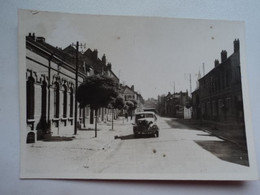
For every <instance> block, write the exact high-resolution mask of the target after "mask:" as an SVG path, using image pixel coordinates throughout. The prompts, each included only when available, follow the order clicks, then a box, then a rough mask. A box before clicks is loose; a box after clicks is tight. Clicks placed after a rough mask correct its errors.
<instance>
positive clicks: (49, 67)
mask: <svg viewBox="0 0 260 195" xmlns="http://www.w3.org/2000/svg"><path fill="white" fill-rule="evenodd" d="M53 56H54V53H52V54H51V55H50V57H49V59H48V61H49V66H48V113H47V115H48V119H47V120H48V123H47V128H48V129H49V131H50V130H51V121H50V107H51V106H50V105H51V104H50V99H51V93H50V88H51V60H52V58H53ZM45 133H46V132H45Z"/></svg>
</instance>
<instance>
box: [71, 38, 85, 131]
mask: <svg viewBox="0 0 260 195" xmlns="http://www.w3.org/2000/svg"><path fill="white" fill-rule="evenodd" d="M71 46H76V68H75V108H74V135H76V134H77V122H78V102H77V99H76V98H77V90H78V74H79V64H78V61H79V47H83V46H84V47H86V44H79V42H78V41H77V43H76V44H74V43H72V44H71Z"/></svg>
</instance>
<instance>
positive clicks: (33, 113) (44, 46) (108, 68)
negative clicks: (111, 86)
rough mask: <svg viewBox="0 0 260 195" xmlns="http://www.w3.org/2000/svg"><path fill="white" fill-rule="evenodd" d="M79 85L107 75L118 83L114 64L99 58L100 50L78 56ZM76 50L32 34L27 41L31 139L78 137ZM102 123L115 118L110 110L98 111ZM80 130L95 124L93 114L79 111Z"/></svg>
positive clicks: (27, 116)
mask: <svg viewBox="0 0 260 195" xmlns="http://www.w3.org/2000/svg"><path fill="white" fill-rule="evenodd" d="M78 54H79V56H78V65H79V66H78V67H79V71H78V85H80V84H81V83H82V82H83V80H84V78H85V77H87V76H90V75H93V74H106V75H108V76H110V77H113V78H114V79H115V80H116V81H117V82H118V83H119V79H118V77H117V76H116V75H115V74H114V73H113V71H112V65H111V63H107V62H106V57H105V55H104V56H103V57H102V60H100V59H99V58H98V52H97V50H94V51H92V50H90V49H88V50H87V51H86V52H85V53H80V52H79V53H78ZM75 56H76V49H75V48H74V47H72V46H68V47H67V48H65V49H63V50H62V49H61V48H57V47H53V46H52V45H50V44H48V43H46V42H45V38H43V37H36V36H35V34H34V33H33V34H31V33H30V34H29V36H27V37H26V106H27V109H26V112H27V114H26V124H27V139H28V137H30V139H32V137H35V138H34V139H41V138H43V135H45V134H48V133H49V134H50V133H51V134H52V135H65V134H68V133H69V134H71V135H72V134H73V133H74V120H75V119H74V117H75V116H74V114H75V113H74V110H75V77H76V76H75V73H76V71H75V60H76V58H75ZM98 114H99V116H100V118H101V119H102V120H105V119H107V118H108V117H106V115H109V114H111V111H110V110H109V109H107V108H102V109H100V110H99V111H98ZM77 121H78V127H85V126H86V124H87V123H93V111H91V110H90V109H89V108H88V107H86V108H84V109H79V108H78V119H77Z"/></svg>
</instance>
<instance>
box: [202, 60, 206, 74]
mask: <svg viewBox="0 0 260 195" xmlns="http://www.w3.org/2000/svg"><path fill="white" fill-rule="evenodd" d="M202 70H203V76H205V64H204V62H203V63H202Z"/></svg>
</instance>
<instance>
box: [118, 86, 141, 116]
mask: <svg viewBox="0 0 260 195" xmlns="http://www.w3.org/2000/svg"><path fill="white" fill-rule="evenodd" d="M120 93H121V95H122V96H123V98H124V100H125V101H131V100H134V101H135V102H136V103H137V108H136V110H135V111H136V112H141V111H143V105H144V99H143V97H142V95H141V94H140V93H138V92H136V91H135V89H134V85H132V86H131V87H129V86H127V85H124V86H123V85H121V86H120Z"/></svg>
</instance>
